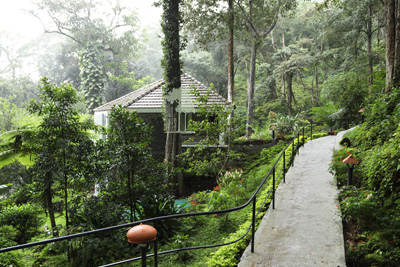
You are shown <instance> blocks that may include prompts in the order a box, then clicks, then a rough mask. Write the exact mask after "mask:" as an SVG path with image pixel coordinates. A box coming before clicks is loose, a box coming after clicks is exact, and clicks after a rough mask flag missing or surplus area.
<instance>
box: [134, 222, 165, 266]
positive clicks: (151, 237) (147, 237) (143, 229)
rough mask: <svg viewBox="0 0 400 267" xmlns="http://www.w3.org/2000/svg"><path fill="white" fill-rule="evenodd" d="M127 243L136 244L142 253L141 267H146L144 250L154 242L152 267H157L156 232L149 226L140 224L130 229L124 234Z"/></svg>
mask: <svg viewBox="0 0 400 267" xmlns="http://www.w3.org/2000/svg"><path fill="white" fill-rule="evenodd" d="M126 236H127V237H128V242H129V243H133V244H138V245H139V247H140V250H141V252H142V267H146V248H147V244H148V243H149V242H151V241H155V242H154V266H156V267H157V265H158V263H157V240H156V237H157V230H156V229H155V228H154V227H153V226H150V225H145V224H142V223H141V224H140V225H136V226H134V227H132V228H131V229H130V230H129V231H128V233H127V234H126Z"/></svg>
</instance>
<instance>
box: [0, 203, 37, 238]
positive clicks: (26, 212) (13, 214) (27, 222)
mask: <svg viewBox="0 0 400 267" xmlns="http://www.w3.org/2000/svg"><path fill="white" fill-rule="evenodd" d="M40 211H41V209H40V207H38V206H36V205H31V204H22V205H19V206H17V205H12V206H11V205H10V206H6V207H3V208H1V213H0V226H5V225H9V226H12V227H14V228H15V231H16V235H15V237H14V238H13V239H12V240H13V241H15V242H17V243H18V244H24V243H26V242H27V241H28V240H29V239H31V237H33V236H34V235H35V233H36V231H37V230H38V227H39V226H40V223H41V221H40V218H39V216H38V214H39V212H40Z"/></svg>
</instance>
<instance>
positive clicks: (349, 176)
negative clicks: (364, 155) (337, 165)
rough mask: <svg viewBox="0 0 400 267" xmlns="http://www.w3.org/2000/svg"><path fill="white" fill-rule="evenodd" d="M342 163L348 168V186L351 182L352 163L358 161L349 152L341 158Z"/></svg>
mask: <svg viewBox="0 0 400 267" xmlns="http://www.w3.org/2000/svg"><path fill="white" fill-rule="evenodd" d="M343 163H345V164H347V167H348V168H349V173H348V176H347V186H350V185H351V184H352V183H353V170H354V165H358V164H360V163H359V162H358V160H357V159H356V158H355V157H353V154H350V155H349V156H348V157H347V158H345V159H344V160H343Z"/></svg>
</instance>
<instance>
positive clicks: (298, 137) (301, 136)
mask: <svg viewBox="0 0 400 267" xmlns="http://www.w3.org/2000/svg"><path fill="white" fill-rule="evenodd" d="M328 121H330V122H331V124H330V127H331V131H332V125H333V124H332V121H333V120H328ZM322 122H326V121H319V122H311V123H310V124H309V125H307V126H304V127H302V128H301V129H300V130H299V131H298V132H297V133H296V134H295V135H294V137H293V139H292V140H291V141H290V142H289V143H288V145H287V146H286V147H285V148H284V149H283V150H282V152H281V153H280V155H279V157H278V159H277V160H276V161H275V163H274V165H273V166H272V168H271V169H270V171H269V172H268V174H267V175H266V176H265V178H264V179H263V181H262V182H261V183H260V185H259V186H258V188H257V189H256V191H255V192H254V193H253V195H252V196H251V197H250V199H249V200H248V201H247V202H246V203H245V204H243V205H241V206H238V207H235V208H231V209H226V210H216V211H207V212H196V213H184V214H174V215H167V216H160V217H155V218H149V219H144V220H140V221H136V222H132V223H126V224H121V225H115V226H110V227H106V228H101V229H96V230H92V231H88V232H82V233H77V234H71V235H66V236H62V237H56V238H52V239H48V240H43V241H38V242H33V243H28V244H22V245H17V246H13V247H8V248H2V249H0V253H4V252H9V251H14V250H19V249H24V248H29V247H33V246H39V245H45V244H49V243H54V242H60V241H64V240H71V239H75V238H78V237H83V236H88V235H93V234H97V233H103V232H107V231H112V230H118V229H122V228H128V227H132V226H136V225H139V224H141V223H152V222H157V221H161V220H169V219H176V218H184V217H193V216H203V215H214V214H222V213H230V212H234V211H237V210H241V209H243V208H245V207H247V206H249V205H250V204H251V203H252V204H253V207H252V221H251V224H250V225H249V227H248V229H247V231H246V233H245V234H244V235H243V236H241V237H240V238H238V239H236V240H234V241H231V242H228V243H222V244H213V245H206V246H197V247H187V248H178V249H173V250H168V251H162V252H158V251H157V243H155V246H154V248H155V251H154V253H153V254H148V255H146V256H145V257H155V261H154V262H155V266H157V256H159V255H165V254H169V253H175V252H180V251H187V250H196V249H206V248H215V247H221V246H227V245H231V244H234V243H236V242H238V241H240V240H242V239H244V238H245V237H246V236H247V235H248V234H249V232H250V230H251V252H254V237H255V230H256V229H255V226H256V225H255V224H256V219H257V217H258V215H259V214H260V212H261V211H262V209H263V208H264V206H265V203H266V202H267V200H268V199H270V197H271V198H272V209H275V191H276V182H277V181H279V178H280V176H281V175H282V174H283V177H282V180H283V182H284V183H285V182H286V176H285V173H286V171H287V168H286V167H287V165H288V166H290V165H292V167H293V166H294V158H295V153H296V152H297V154H299V153H300V152H299V151H300V147H301V146H303V145H304V143H305V139H306V137H305V132H306V131H305V129H306V128H308V127H310V139H311V140H312V135H313V124H314V125H317V124H319V123H322ZM296 141H297V142H296ZM288 149H291V153H290V158H289V161H287V159H286V151H288ZM289 151H290V150H289ZM281 160H282V167H281V168H280V169H279V170H277V165H279V163H280V162H281ZM277 171H279V174H278V175H276V172H277ZM271 176H272V188H271V189H270V191H269V192H268V194H267V197H266V198H265V199H264V201H263V203H262V205H261V206H260V208H259V210H258V211H257V213H256V202H257V195H258V193H259V192H260V191H261V188H262V187H263V186H264V184H265V183H266V181H267V180H268V179H269V178H270V177H271ZM154 242H157V240H156V241H154ZM140 259H142V257H136V258H132V259H128V260H123V261H120V262H116V263H111V264H108V265H103V267H106V266H116V265H119V264H124V263H128V262H132V261H136V260H140Z"/></svg>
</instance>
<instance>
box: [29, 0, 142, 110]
mask: <svg viewBox="0 0 400 267" xmlns="http://www.w3.org/2000/svg"><path fill="white" fill-rule="evenodd" d="M35 4H36V9H35V10H31V11H30V13H31V14H32V15H33V16H35V17H36V18H38V19H39V20H40V21H41V23H42V25H43V28H44V31H45V32H46V33H55V34H58V35H61V36H63V37H65V38H67V39H68V40H70V41H72V42H73V43H74V45H75V51H74V52H75V53H76V52H79V51H83V53H81V55H85V54H87V53H89V52H88V51H87V48H88V46H90V47H91V48H93V47H94V46H97V50H98V51H97V52H98V54H99V56H97V57H94V58H93V59H94V60H95V61H94V62H92V64H93V65H97V68H98V67H99V64H98V62H96V61H97V60H98V59H99V58H101V56H103V55H107V57H104V58H103V59H104V60H102V62H101V63H102V64H100V66H101V68H102V73H101V76H100V77H101V78H102V79H107V78H108V77H107V75H106V74H107V73H108V72H110V70H106V67H110V66H114V65H118V64H104V63H105V62H106V61H113V62H117V63H118V62H121V61H122V60H121V58H124V60H127V59H128V58H131V57H133V56H134V55H135V53H136V51H137V47H138V41H137V37H136V36H137V27H136V21H137V16H136V14H135V13H134V12H133V11H132V10H131V9H129V8H128V7H126V6H123V5H121V3H120V1H116V2H115V3H114V2H111V1H101V2H98V1H91V0H71V1H62V0H50V1H47V0H36V1H35ZM100 4H101V5H102V6H100ZM106 5H108V6H106ZM101 10H107V11H106V12H102V11H101ZM99 44H100V45H99ZM99 48H101V49H99ZM90 51H91V52H92V51H93V49H91V50H90ZM90 58H91V57H87V58H86V60H88V59H90ZM81 61H82V60H81ZM81 66H83V65H82V64H81ZM80 72H81V73H82V74H81V77H85V76H86V74H87V73H88V69H85V70H81V69H80ZM85 73H86V74H85ZM98 74H99V73H98V71H95V72H94V73H92V74H91V75H90V76H91V78H94V77H95V78H96V79H97V80H98V79H99V77H97V75H98ZM83 84H84V85H86V82H85V81H83ZM101 84H102V83H101V82H99V83H97V86H99V85H101ZM97 86H93V87H90V88H91V89H94V90H93V91H90V96H89V98H90V99H89V101H88V108H89V109H92V108H96V107H97V106H98V105H100V104H101V102H100V97H99V96H97V95H96V94H98V89H97ZM87 89H88V87H86V90H87ZM93 100H94V101H93Z"/></svg>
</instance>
